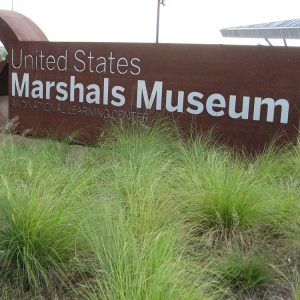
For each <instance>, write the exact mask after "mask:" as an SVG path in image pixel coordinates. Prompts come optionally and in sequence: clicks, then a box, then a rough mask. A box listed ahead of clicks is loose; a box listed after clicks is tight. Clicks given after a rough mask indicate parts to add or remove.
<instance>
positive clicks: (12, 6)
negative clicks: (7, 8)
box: [11, 0, 14, 11]
mask: <svg viewBox="0 0 300 300" xmlns="http://www.w3.org/2000/svg"><path fill="white" fill-rule="evenodd" d="M11 10H12V11H14V0H11Z"/></svg>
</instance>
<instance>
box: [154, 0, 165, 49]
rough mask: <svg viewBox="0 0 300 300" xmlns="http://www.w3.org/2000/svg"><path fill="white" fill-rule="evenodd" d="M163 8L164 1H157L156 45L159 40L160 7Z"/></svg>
mask: <svg viewBox="0 0 300 300" xmlns="http://www.w3.org/2000/svg"><path fill="white" fill-rule="evenodd" d="M161 5H163V6H165V5H166V3H165V0H157V19H156V44H158V40H159V19H160V6H161Z"/></svg>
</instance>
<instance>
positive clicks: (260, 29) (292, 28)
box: [221, 19, 300, 39]
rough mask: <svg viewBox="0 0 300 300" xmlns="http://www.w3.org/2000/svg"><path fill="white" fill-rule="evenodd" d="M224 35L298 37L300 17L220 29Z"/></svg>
mask: <svg viewBox="0 0 300 300" xmlns="http://www.w3.org/2000/svg"><path fill="white" fill-rule="evenodd" d="M221 34H222V36H224V37H237V38H265V39H269V38H271V39H300V19H293V20H285V21H278V22H269V23H262V24H254V25H248V26H238V27H230V28H224V29H221Z"/></svg>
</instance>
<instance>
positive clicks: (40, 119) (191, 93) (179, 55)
mask: <svg viewBox="0 0 300 300" xmlns="http://www.w3.org/2000/svg"><path fill="white" fill-rule="evenodd" d="M10 49H11V50H10V53H9V59H10V66H9V96H10V117H11V118H12V117H15V116H19V118H20V119H19V122H20V125H19V130H20V131H22V130H25V129H32V131H33V133H34V134H39V135H45V134H55V135H56V136H58V137H66V136H68V135H69V134H72V133H74V132H78V138H79V139H81V140H84V141H95V140H96V139H97V137H98V136H99V133H100V132H101V129H102V128H103V125H104V124H105V123H106V121H107V120H112V119H120V118H121V119H125V120H126V119H134V120H137V121H141V122H149V121H150V120H153V119H154V118H156V117H157V116H159V115H161V116H164V117H167V118H173V119H174V120H175V121H176V122H177V124H178V125H179V127H180V128H182V129H183V130H185V131H187V132H189V131H190V130H191V129H193V130H194V131H201V132H202V131H206V130H209V129H214V130H215V132H216V133H217V134H218V135H219V136H220V137H221V138H222V140H223V141H226V142H227V143H229V144H231V145H239V146H240V145H244V146H245V147H247V148H248V150H256V149H262V148H263V147H264V146H265V144H266V143H267V142H268V141H270V139H272V137H274V135H276V134H282V133H283V135H282V137H281V138H282V139H288V140H294V141H295V140H296V139H297V136H298V129H299V119H300V117H299V112H300V51H299V49H298V48H283V47H282V48H281V47H276V48H275V47H252V46H221V45H220V46H219V45H179V44H158V45H157V44H119V43H56V42H19V43H16V44H15V45H12V46H11V47H10Z"/></svg>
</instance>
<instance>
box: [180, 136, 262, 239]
mask: <svg viewBox="0 0 300 300" xmlns="http://www.w3.org/2000/svg"><path fill="white" fill-rule="evenodd" d="M177 160H178V162H179V169H178V175H177V179H178V180H177V186H176V188H177V196H178V203H179V207H180V210H181V211H182V213H183V214H182V218H184V219H185V220H186V222H188V223H189V224H190V225H191V226H192V228H193V230H194V233H195V234H196V235H199V236H205V237H206V238H207V239H208V240H209V241H212V242H213V243H215V244H218V243H219V242H220V243H223V244H226V245H229V244H231V243H235V242H239V243H242V244H247V243H249V242H250V240H251V235H252V233H253V231H252V230H253V229H254V230H255V229H258V228H259V227H260V226H262V225H263V221H264V214H265V213H266V208H267V205H266V203H265V199H264V192H263V189H262V188H261V185H260V184H257V183H258V181H257V178H256V177H255V174H254V173H253V172H252V171H251V170H249V169H248V168H247V167H246V165H245V164H244V163H243V162H242V161H241V160H240V159H239V158H238V157H233V156H232V154H231V153H230V152H229V150H228V149H226V148H224V147H222V146H220V147H216V146H212V141H211V136H209V135H208V136H204V137H200V138H198V139H196V140H192V141H189V142H188V143H182V144H181V145H180V147H179V149H178V151H177Z"/></svg>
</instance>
